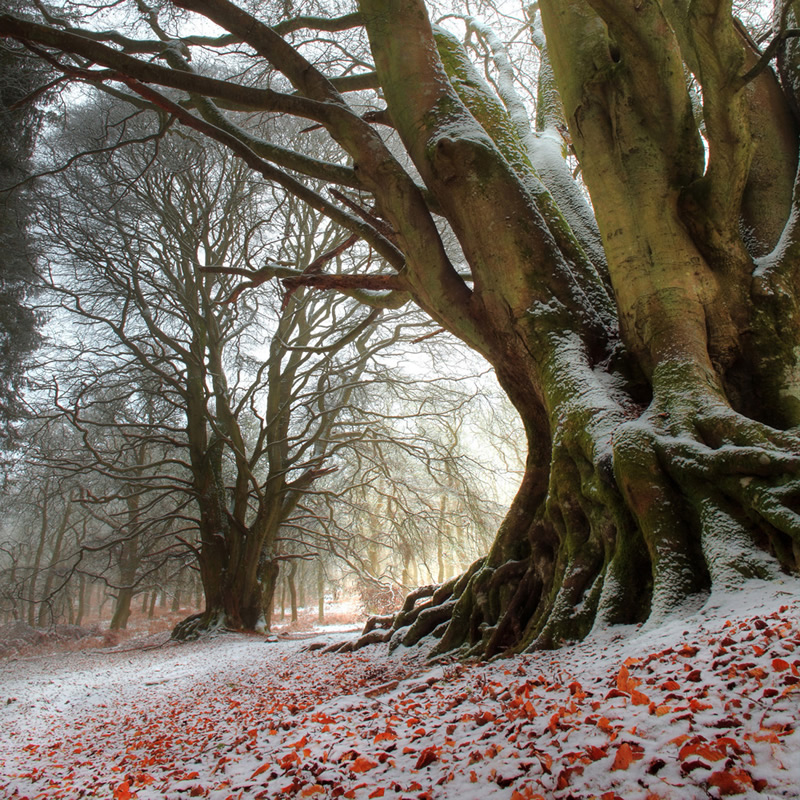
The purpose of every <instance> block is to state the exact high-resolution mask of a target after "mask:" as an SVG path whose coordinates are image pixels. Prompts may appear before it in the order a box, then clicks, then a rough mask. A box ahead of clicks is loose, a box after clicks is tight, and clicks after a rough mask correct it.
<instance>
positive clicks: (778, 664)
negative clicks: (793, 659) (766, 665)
mask: <svg viewBox="0 0 800 800" xmlns="http://www.w3.org/2000/svg"><path fill="white" fill-rule="evenodd" d="M789 667H791V664H790V663H789V662H788V661H784V660H783V659H782V658H773V659H772V669H774V670H775V672H785V671H786V670H787V669H789Z"/></svg>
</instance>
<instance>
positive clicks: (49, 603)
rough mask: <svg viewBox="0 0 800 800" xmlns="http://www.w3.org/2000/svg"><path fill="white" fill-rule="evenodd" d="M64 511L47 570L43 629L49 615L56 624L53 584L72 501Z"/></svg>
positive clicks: (40, 621)
mask: <svg viewBox="0 0 800 800" xmlns="http://www.w3.org/2000/svg"><path fill="white" fill-rule="evenodd" d="M64 502H65V506H64V511H63V513H62V515H61V522H60V523H59V526H58V530H57V531H56V536H55V540H54V542H53V552H52V554H51V556H50V566H49V567H48V569H47V574H46V576H45V581H44V589H43V591H42V599H41V601H40V605H39V616H38V619H37V623H38V625H39V627H40V628H43V627H44V626H45V625H46V623H47V615H48V613H50V616H51V621H52V622H55V615H54V614H53V600H54V598H53V597H52V596H51V595H52V592H53V584H54V583H55V580H56V570H57V567H58V562H59V561H60V559H61V547H62V545H63V543H64V534H65V533H66V531H67V528H68V527H69V518H70V512H71V511H72V501H71V500H69V499H66V500H65V501H64Z"/></svg>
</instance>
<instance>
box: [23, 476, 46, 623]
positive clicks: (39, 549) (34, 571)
mask: <svg viewBox="0 0 800 800" xmlns="http://www.w3.org/2000/svg"><path fill="white" fill-rule="evenodd" d="M49 488H50V482H49V481H45V484H44V486H43V487H42V490H41V493H40V496H41V498H42V506H41V517H40V521H39V541H38V542H37V545H36V555H35V556H34V558H33V564H32V565H31V578H30V581H29V582H28V625H30V626H31V627H33V626H34V625H35V624H36V601H37V600H38V597H37V594H36V581H37V579H38V577H39V569H40V568H41V565H42V556H43V554H44V546H45V543H46V542H47V534H48V528H49V526H50V520H49V516H48V509H49V503H50V497H49Z"/></svg>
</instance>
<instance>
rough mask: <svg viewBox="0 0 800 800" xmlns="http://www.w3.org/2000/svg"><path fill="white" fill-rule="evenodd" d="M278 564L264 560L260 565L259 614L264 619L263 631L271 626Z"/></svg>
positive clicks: (278, 570)
mask: <svg viewBox="0 0 800 800" xmlns="http://www.w3.org/2000/svg"><path fill="white" fill-rule="evenodd" d="M279 574H280V564H279V563H278V562H277V561H276V560H274V559H265V560H264V561H263V562H262V564H261V570H260V580H259V582H260V585H261V613H262V615H263V618H264V629H265V630H267V631H269V630H271V626H272V609H273V606H274V603H275V589H276V587H277V584H278V576H279Z"/></svg>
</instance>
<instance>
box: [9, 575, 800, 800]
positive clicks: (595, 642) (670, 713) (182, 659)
mask: <svg viewBox="0 0 800 800" xmlns="http://www.w3.org/2000/svg"><path fill="white" fill-rule="evenodd" d="M305 644H307V642H286V641H281V642H276V643H265V642H264V640H263V639H260V638H257V637H246V636H233V635H226V636H217V637H213V638H210V639H207V640H205V641H200V642H193V643H189V644H185V645H180V646H169V647H165V648H161V649H156V650H147V651H128V652H113V653H108V652H96V653H93V654H85V653H70V654H66V655H64V656H63V657H60V658H58V659H56V658H53V657H46V658H31V659H17V660H11V661H7V662H5V663H2V664H0V703H2V706H1V707H0V730H2V731H3V733H2V735H0V796H2V797H4V798H6V797H7V798H22V797H28V798H33V797H37V798H58V797H65V798H79V797H97V798H113V800H129V799H130V798H134V797H135V798H140V800H146V799H147V800H149V799H153V800H155V798H159V799H160V798H170V799H171V800H172V798H188V797H208V798H215V799H217V800H226V799H227V798H243V799H244V798H248V799H249V798H274V797H277V798H280V797H292V798H294V797H300V798H302V797H319V798H336V797H344V798H357V799H358V800H361V799H362V798H374V797H385V798H420V799H424V798H432V799H433V798H451V797H452V798H458V800H470V798H481V800H483V798H509V800H511V799H512V798H513V800H523V799H524V798H529V799H530V798H547V799H548V800H549V798H556V799H559V798H563V799H566V798H574V799H575V800H582V799H588V798H602V800H612V799H613V798H624V800H639V799H641V800H653V799H654V798H670V799H671V798H675V800H693V799H694V798H698V799H699V798H707V797H729V796H731V797H734V796H741V797H748V798H749V797H764V798H796V797H797V786H799V785H800V734H798V732H797V729H798V725H799V724H800V720H799V719H798V717H799V716H800V710H799V705H800V704H799V703H798V700H800V690H798V686H799V685H800V583H799V582H798V581H796V580H793V579H785V580H784V581H783V582H770V583H760V582H751V583H749V584H747V585H746V586H745V587H744V588H743V589H740V590H739V591H737V592H736V593H735V594H732V595H713V596H712V597H711V598H710V599H709V601H708V602H707V603H706V604H705V606H704V607H703V608H702V609H701V610H700V611H699V612H697V613H695V614H693V615H691V616H689V617H685V618H683V619H672V620H671V621H669V622H667V623H665V624H664V625H663V626H661V627H660V628H659V629H657V630H650V631H646V632H638V631H637V630H636V629H635V628H625V629H611V631H610V632H607V633H605V634H602V635H596V636H594V637H593V638H592V639H591V640H590V641H587V642H584V643H582V644H580V645H575V646H568V647H565V648H564V649H562V650H560V651H556V652H547V653H536V654H532V655H525V656H520V657H517V658H514V659H509V660H504V661H496V662H493V663H491V664H479V665H476V664H471V665H462V664H439V665H437V666H435V667H429V666H426V665H425V664H424V663H423V662H422V661H421V658H420V656H421V651H420V650H414V651H408V650H404V649H403V648H400V649H399V650H398V651H397V652H396V653H395V654H394V655H392V656H388V655H387V651H386V648H385V646H375V647H371V648H366V649H364V650H361V651H358V652H356V653H350V654H320V653H319V652H318V651H315V652H303V651H302V650H301V647H302V646H303V645H305Z"/></svg>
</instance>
